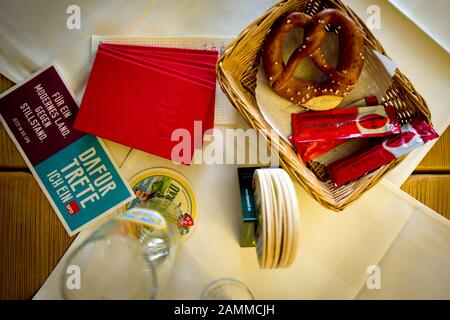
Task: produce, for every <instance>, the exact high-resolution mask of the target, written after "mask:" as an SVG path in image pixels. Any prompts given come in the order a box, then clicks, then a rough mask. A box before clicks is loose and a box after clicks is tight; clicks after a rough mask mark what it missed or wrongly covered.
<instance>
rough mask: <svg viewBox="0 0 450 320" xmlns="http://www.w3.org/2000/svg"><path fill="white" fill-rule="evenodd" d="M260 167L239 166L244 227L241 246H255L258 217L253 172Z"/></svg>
mask: <svg viewBox="0 0 450 320" xmlns="http://www.w3.org/2000/svg"><path fill="white" fill-rule="evenodd" d="M256 169H259V167H246V168H238V178H239V191H240V195H241V208H242V229H241V240H240V242H239V245H240V246H241V247H254V246H255V231H256V223H257V221H258V218H257V216H256V207H255V200H254V198H253V186H252V183H253V173H254V172H255V170H256Z"/></svg>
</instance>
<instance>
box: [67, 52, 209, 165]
mask: <svg viewBox="0 0 450 320" xmlns="http://www.w3.org/2000/svg"><path fill="white" fill-rule="evenodd" d="M217 58H218V52H217V51H211V50H193V49H177V48H160V47H148V46H134V45H119V44H101V45H100V46H99V48H98V51H97V55H96V57H95V61H94V64H93V66H92V71H91V74H90V76H89V80H88V83H87V86H86V91H85V93H84V96H83V100H82V102H81V106H80V111H79V113H78V116H77V119H76V121H75V125H74V127H75V128H76V129H78V130H81V131H84V132H88V133H91V134H94V135H96V136H99V137H102V138H105V139H108V140H112V141H115V142H118V143H121V144H124V145H128V146H131V147H134V148H137V149H140V150H143V151H146V152H149V153H151V154H155V155H157V156H160V157H164V158H167V159H170V160H173V161H176V162H181V163H184V164H190V163H191V161H192V156H193V153H194V149H195V147H198V146H201V145H202V140H203V134H204V133H205V131H206V130H208V129H212V128H213V126H214V103H215V92H216V72H215V67H216V62H217ZM194 128H195V131H194Z"/></svg>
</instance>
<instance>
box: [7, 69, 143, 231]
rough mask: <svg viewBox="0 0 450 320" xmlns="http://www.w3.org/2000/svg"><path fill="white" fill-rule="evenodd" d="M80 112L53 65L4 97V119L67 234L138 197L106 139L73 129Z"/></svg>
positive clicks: (15, 87) (9, 91)
mask: <svg viewBox="0 0 450 320" xmlns="http://www.w3.org/2000/svg"><path fill="white" fill-rule="evenodd" d="M77 113H78V104H77V102H76V101H75V99H74V95H73V93H72V92H71V91H70V89H69V88H68V86H66V84H65V83H64V81H63V79H62V78H61V76H60V73H59V72H58V70H57V68H56V67H55V66H54V65H50V66H47V67H44V68H42V69H41V70H39V71H37V72H36V73H34V74H33V75H31V76H30V77H29V78H28V79H26V80H25V81H24V82H22V83H20V84H18V85H16V86H14V87H12V88H11V89H9V90H7V91H6V92H4V93H2V94H1V95H0V120H1V122H2V124H3V126H4V127H5V129H6V131H7V132H8V134H9V136H10V137H11V139H12V140H13V142H14V143H15V145H16V146H17V148H18V149H19V151H20V153H21V154H22V156H23V158H24V159H25V161H26V163H27V165H28V167H29V168H30V170H31V172H32V173H33V175H34V177H35V178H36V180H37V181H38V183H39V185H40V186H41V188H42V190H43V191H44V193H45V195H46V196H47V198H48V200H49V201H50V203H51V205H52V206H53V208H54V209H55V211H56V213H57V215H58V217H59V219H60V220H61V222H62V224H63V225H64V227H65V229H66V230H67V232H68V233H69V235H73V234H75V233H77V232H79V231H81V229H82V228H84V227H86V226H87V225H88V224H89V223H91V222H93V221H94V220H96V219H98V218H100V217H101V216H103V215H105V214H107V213H108V212H111V211H113V210H114V209H116V208H118V207H120V206H121V205H123V204H124V203H126V202H128V201H130V200H132V199H134V198H135V195H134V193H133V191H132V190H131V188H130V187H129V185H128V183H127V182H126V181H125V180H124V179H123V178H122V177H121V176H120V173H119V170H118V168H117V166H116V165H115V164H114V162H113V160H112V158H111V156H110V155H109V153H108V151H107V149H106V147H105V146H104V144H103V143H102V141H101V140H100V139H99V138H97V137H95V136H93V135H90V134H85V133H82V132H80V131H77V130H75V129H73V127H72V126H73V123H74V121H75V117H76V115H77Z"/></svg>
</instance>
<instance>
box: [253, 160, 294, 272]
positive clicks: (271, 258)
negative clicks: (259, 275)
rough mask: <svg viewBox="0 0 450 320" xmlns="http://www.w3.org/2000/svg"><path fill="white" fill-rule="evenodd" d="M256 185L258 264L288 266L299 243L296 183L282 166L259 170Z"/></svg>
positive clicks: (255, 179)
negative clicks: (280, 167)
mask: <svg viewBox="0 0 450 320" xmlns="http://www.w3.org/2000/svg"><path fill="white" fill-rule="evenodd" d="M253 188H254V195H255V203H256V210H257V213H258V227H257V229H256V253H257V256H258V262H259V266H260V267H261V268H262V269H270V268H286V267H288V266H290V265H291V264H292V262H293V261H294V258H295V256H296V254H297V244H298V228H299V211H298V202H297V194H296V192H295V188H294V184H293V183H292V180H291V178H290V177H289V175H288V174H287V173H286V171H284V170H283V169H279V168H269V169H257V170H256V171H255V173H254V175H253Z"/></svg>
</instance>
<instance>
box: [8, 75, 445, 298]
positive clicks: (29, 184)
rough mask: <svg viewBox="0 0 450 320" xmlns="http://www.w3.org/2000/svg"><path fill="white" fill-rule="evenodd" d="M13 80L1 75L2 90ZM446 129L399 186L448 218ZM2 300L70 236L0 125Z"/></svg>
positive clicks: (23, 286) (36, 280)
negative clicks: (414, 169) (406, 179)
mask: <svg viewBox="0 0 450 320" xmlns="http://www.w3.org/2000/svg"><path fill="white" fill-rule="evenodd" d="M11 86H12V83H11V82H10V81H9V80H7V79H6V78H4V77H2V76H1V75H0V92H2V91H4V90H6V89H8V88H9V87H11ZM449 143H450V129H447V131H446V132H445V134H444V135H443V136H442V137H441V138H440V139H439V141H438V142H437V143H436V145H435V146H434V147H433V149H432V150H431V152H430V153H429V154H428V155H427V157H426V158H425V159H424V160H423V161H422V163H421V164H420V165H419V166H418V167H417V169H416V171H415V172H414V174H413V175H412V176H411V177H410V178H409V179H408V181H406V182H405V184H404V185H403V186H402V189H403V190H405V191H406V192H408V193H409V194H411V195H412V196H413V197H415V198H416V199H418V200H419V201H421V202H423V203H424V204H426V205H427V206H429V207H430V208H432V209H434V210H435V211H437V212H439V213H440V214H442V215H443V216H445V217H447V218H449V217H450V152H449V149H448V146H449ZM0 215H1V217H0V218H1V221H2V222H1V223H0V299H29V298H31V297H32V296H33V295H34V293H35V292H36V291H37V290H38V289H39V287H40V286H41V285H42V283H43V282H44V281H45V279H46V278H47V276H48V275H49V273H50V272H51V271H52V269H53V268H54V266H55V265H56V264H57V262H58V261H59V259H60V258H61V257H62V255H63V253H64V252H65V250H66V249H67V248H68V247H69V245H70V243H71V242H72V241H73V239H71V238H69V237H68V236H67V234H66V232H65V230H64V228H63V226H62V224H61V223H60V222H59V220H58V218H57V216H56V214H54V212H53V209H52V208H51V206H50V204H49V203H48V201H47V199H46V198H45V196H44V194H43V193H42V191H41V189H40V188H39V186H38V184H37V183H36V181H35V179H34V178H33V176H32V175H31V174H30V172H29V170H28V169H27V166H26V164H25V162H24V161H23V159H22V157H21V156H20V154H19V152H18V151H17V150H16V147H15V146H14V144H13V143H12V141H11V140H10V139H9V137H8V136H7V134H6V132H5V129H4V128H3V126H0Z"/></svg>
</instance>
